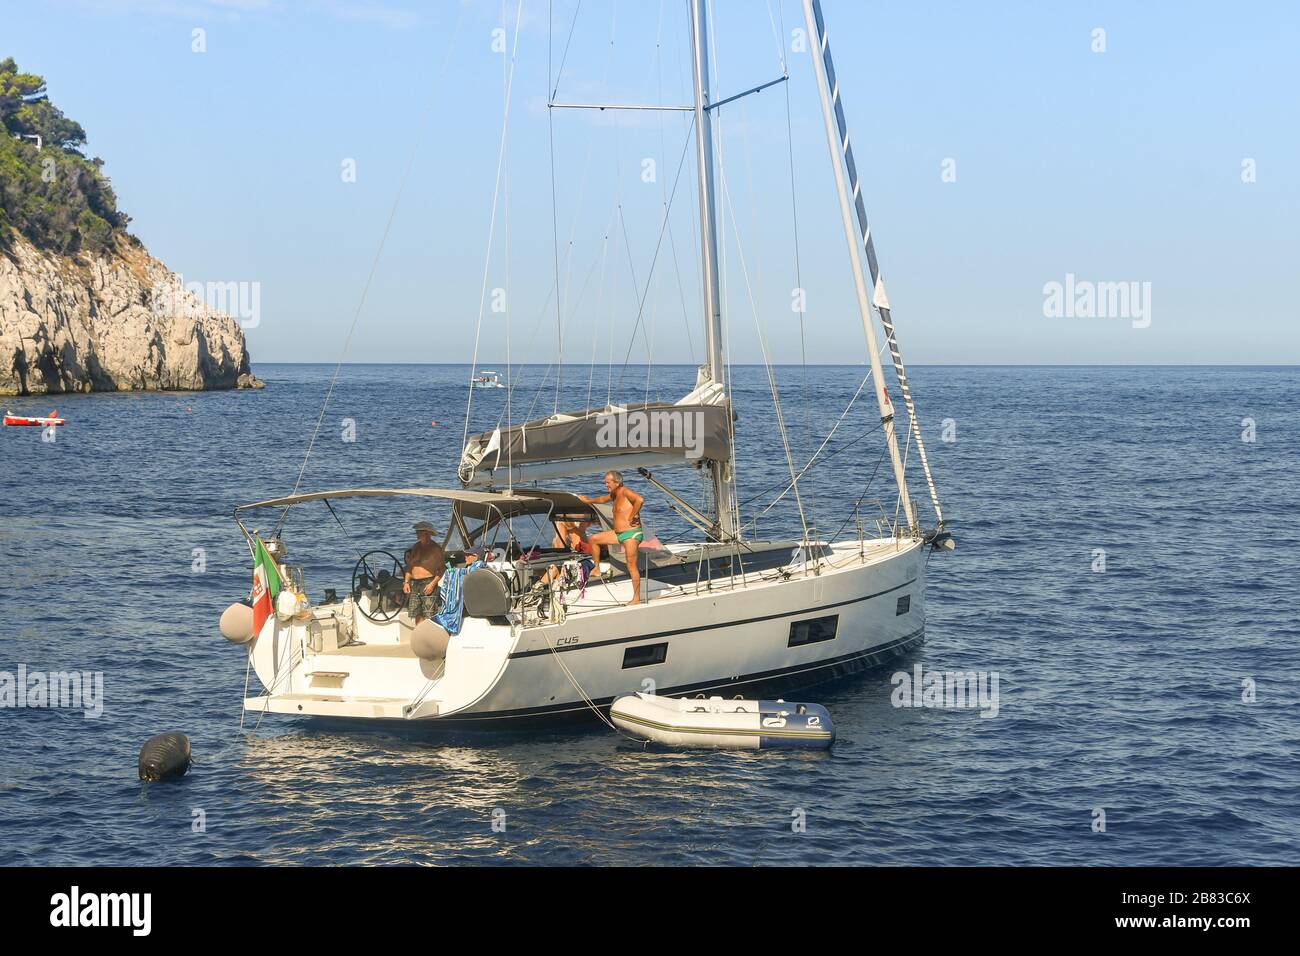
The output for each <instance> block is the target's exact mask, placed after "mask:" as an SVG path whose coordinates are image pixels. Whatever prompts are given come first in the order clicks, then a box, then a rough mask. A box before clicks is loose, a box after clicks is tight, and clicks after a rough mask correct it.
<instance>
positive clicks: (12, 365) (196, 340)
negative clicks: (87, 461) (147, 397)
mask: <svg viewBox="0 0 1300 956" xmlns="http://www.w3.org/2000/svg"><path fill="white" fill-rule="evenodd" d="M0 231H2V232H7V235H0V395H4V394H9V395H39V394H48V393H53V392H90V391H125V390H133V389H156V390H162V389H209V388H260V387H261V384H262V383H261V382H259V381H258V380H257V379H255V378H254V377H253V376H252V374H251V372H250V369H249V359H248V349H247V347H246V345H245V342H244V333H243V330H242V329H241V328H240V326H239V323H238V322H237V321H236V320H235V319H233V318H231V317H230V316H229V315H226V314H224V313H221V312H218V311H215V310H213V309H211V308H209V307H208V306H206V305H205V304H204V303H203V302H202V301H201V300H200V298H199V297H198V296H196V295H195V294H194V293H193V292H191V291H189V290H187V289H186V288H185V286H184V284H183V283H182V281H181V279H180V277H178V276H176V275H175V274H174V273H172V272H171V271H169V270H168V269H167V267H166V266H164V265H163V264H162V263H161V262H159V261H158V260H157V259H155V258H153V257H152V256H150V255H149V253H148V252H146V251H145V249H144V247H143V246H141V245H140V244H139V242H138V241H136V240H134V239H132V238H131V237H130V236H127V235H118V236H115V237H114V239H113V241H112V243H111V245H110V246H109V248H107V249H105V250H103V251H102V252H98V253H95V254H87V253H85V252H82V253H81V254H79V255H75V256H68V255H60V254H57V253H53V252H49V251H45V250H41V249H38V248H37V247H36V246H34V245H33V244H32V243H31V242H30V241H28V239H27V238H25V237H24V236H22V235H21V234H19V233H18V232H17V231H16V230H11V229H10V230H5V229H4V228H3V227H0Z"/></svg>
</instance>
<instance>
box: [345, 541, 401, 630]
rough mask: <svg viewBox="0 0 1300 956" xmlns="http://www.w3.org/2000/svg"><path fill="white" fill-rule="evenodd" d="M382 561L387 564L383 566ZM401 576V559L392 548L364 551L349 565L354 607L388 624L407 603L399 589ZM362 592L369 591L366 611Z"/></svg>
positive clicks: (367, 616)
mask: <svg viewBox="0 0 1300 956" xmlns="http://www.w3.org/2000/svg"><path fill="white" fill-rule="evenodd" d="M384 558H387V559H388V560H387V562H385V561H383V560H382V559H384ZM385 563H387V564H388V565H389V567H384V564H385ZM404 576H405V574H404V571H403V567H402V562H401V561H398V560H397V558H395V557H394V556H393V555H392V553H391V552H388V551H367V552H366V553H365V554H363V555H362V556H361V557H360V558H358V559H357V563H356V564H355V565H354V566H353V568H352V600H354V601H356V602H357V610H359V611H360V612H361V613H362V615H363V616H364V617H366V618H367V619H368V620H371V621H374V622H375V623H376V624H387V623H388V622H389V621H391V620H392V619H393V618H395V617H397V615H398V613H399V612H400V611H401V610H402V608H403V606H404V605H405V604H406V595H405V594H403V593H402V579H403V578H404ZM363 594H369V595H370V610H369V611H367V610H366V609H365V607H364V605H362V603H361V595H363Z"/></svg>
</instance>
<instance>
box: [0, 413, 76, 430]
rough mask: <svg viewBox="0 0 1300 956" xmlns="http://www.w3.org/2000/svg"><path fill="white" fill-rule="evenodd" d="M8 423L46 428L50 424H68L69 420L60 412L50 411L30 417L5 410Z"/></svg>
mask: <svg viewBox="0 0 1300 956" xmlns="http://www.w3.org/2000/svg"><path fill="white" fill-rule="evenodd" d="M5 424H6V425H29V426H32V427H37V428H46V427H48V426H50V425H66V424H67V420H66V419H63V418H59V413H58V412H50V413H49V414H48V415H46V416H44V417H39V416H38V417H36V418H29V417H28V416H26V415H15V414H14V413H13V412H5Z"/></svg>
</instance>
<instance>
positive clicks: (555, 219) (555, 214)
mask: <svg viewBox="0 0 1300 956" xmlns="http://www.w3.org/2000/svg"><path fill="white" fill-rule="evenodd" d="M547 10H548V15H549V18H550V20H549V22H548V24H547V27H548V28H547V31H546V86H547V89H550V88H551V48H552V46H553V44H552V40H553V38H554V34H555V31H554V28H553V26H552V24H553V23H554V20H555V3H554V0H550V2H549V3H548V4H547ZM573 22H574V24H575V25H576V24H577V22H578V15H577V12H576V11H575V13H574V15H573ZM569 38H570V39H572V38H573V32H572V28H570V32H569ZM566 52H567V45H566ZM555 88H556V89H558V88H559V84H558V83H557V84H556V87H555ZM552 99H554V93H552ZM546 131H547V138H548V141H549V144H550V153H551V258H552V259H553V260H554V263H555V408H554V411H555V413H556V414H558V413H559V411H560V389H561V387H562V386H563V379H564V303H563V301H562V293H561V289H560V236H559V220H560V214H559V204H558V200H557V198H556V188H555V109H554V108H553V107H552V106H551V104H550V103H547V104H546Z"/></svg>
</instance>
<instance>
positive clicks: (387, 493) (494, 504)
mask: <svg viewBox="0 0 1300 956" xmlns="http://www.w3.org/2000/svg"><path fill="white" fill-rule="evenodd" d="M403 496H408V497H416V498H441V499H444V500H446V501H452V502H455V503H456V504H457V506H458V507H459V509H460V512H461V514H463V515H465V516H466V517H469V518H477V519H482V520H487V519H488V518H490V517H501V518H512V517H515V516H516V515H526V514H538V513H542V514H551V513H554V514H555V515H556V516H557V517H560V516H564V515H584V516H586V515H591V514H593V513H594V508H593V506H592V505H589V504H587V503H586V502H584V501H583V500H582V499H580V498H579V497H578V496H577V495H574V494H570V493H569V492H567V491H543V490H541V489H534V488H530V489H529V490H528V492H527V493H526V494H525V493H518V492H515V493H512V492H505V491H467V490H463V489H458V488H341V489H338V490H336V491H313V492H311V493H309V494H303V495H289V496H288V497H285V498H269V499H267V500H266V501H257V502H254V503H253V504H247V505H239V506H238V507H236V508H235V514H236V515H238V514H239V513H240V512H241V511H250V510H252V509H254V508H281V507H284V508H288V507H292V506H293V505H298V504H302V503H304V502H307V501H324V500H326V499H329V498H399V497H403Z"/></svg>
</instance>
